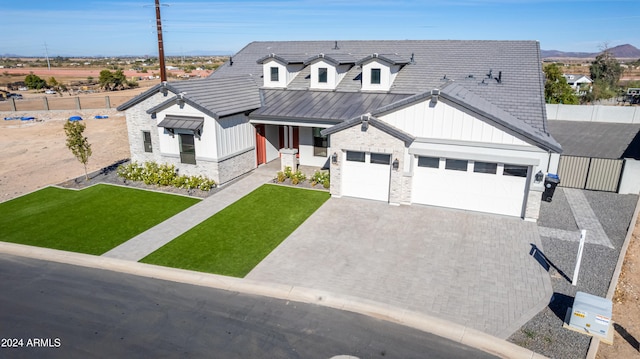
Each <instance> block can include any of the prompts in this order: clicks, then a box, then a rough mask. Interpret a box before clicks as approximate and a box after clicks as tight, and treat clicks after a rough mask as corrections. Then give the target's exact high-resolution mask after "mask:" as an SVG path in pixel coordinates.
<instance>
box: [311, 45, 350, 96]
mask: <svg viewBox="0 0 640 359" xmlns="http://www.w3.org/2000/svg"><path fill="white" fill-rule="evenodd" d="M355 62H356V61H355V59H354V58H353V57H351V56H350V55H326V56H325V54H319V55H317V56H314V57H312V58H310V59H307V61H305V62H304V64H305V65H310V66H309V71H310V74H311V76H310V77H311V82H310V83H309V88H310V89H318V90H335V89H336V87H337V86H338V84H339V83H340V81H342V79H343V78H344V76H345V75H346V74H347V72H348V71H349V69H351V67H352V66H353V65H354V64H355Z"/></svg>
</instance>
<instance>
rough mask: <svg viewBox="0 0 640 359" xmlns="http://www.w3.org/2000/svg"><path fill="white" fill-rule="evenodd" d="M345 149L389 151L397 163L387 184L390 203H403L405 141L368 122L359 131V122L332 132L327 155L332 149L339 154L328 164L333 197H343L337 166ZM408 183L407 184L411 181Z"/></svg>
mask: <svg viewBox="0 0 640 359" xmlns="http://www.w3.org/2000/svg"><path fill="white" fill-rule="evenodd" d="M346 150H353V151H364V152H377V153H389V154H391V161H392V162H393V161H394V160H395V159H396V158H397V159H398V161H399V162H400V166H399V169H398V170H397V171H396V170H393V169H391V180H390V183H389V203H392V204H400V203H401V202H403V199H404V198H403V197H404V195H403V193H405V192H407V191H406V190H404V189H403V186H405V185H406V183H407V181H406V180H404V175H403V172H402V168H403V163H402V162H403V160H404V151H405V143H404V141H402V140H399V139H397V138H395V137H393V136H391V135H389V134H387V133H386V132H384V131H381V130H379V129H377V128H375V127H374V126H372V125H371V124H369V127H368V129H367V130H366V131H362V127H361V125H360V124H357V125H355V126H352V127H350V128H347V129H345V130H342V131H340V132H337V133H334V134H332V135H331V148H330V150H329V153H330V155H329V157H331V155H333V153H334V152H336V153H337V154H338V163H337V164H333V163H331V167H330V170H331V188H330V191H331V194H332V195H334V196H342V189H341V186H340V182H341V180H342V178H341V172H340V166H341V165H342V160H343V157H344V156H343V155H342V154H343V153H344V151H346ZM408 182H409V185H410V183H411V182H410V181H408Z"/></svg>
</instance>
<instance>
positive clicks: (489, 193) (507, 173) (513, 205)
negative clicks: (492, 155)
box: [411, 156, 530, 217]
mask: <svg viewBox="0 0 640 359" xmlns="http://www.w3.org/2000/svg"><path fill="white" fill-rule="evenodd" d="M529 176H530V167H529V166H521V165H511V164H504V163H493V162H480V161H469V160H461V159H452V158H438V157H424V156H418V157H417V161H415V167H414V175H413V186H412V191H411V193H412V200H411V201H412V203H419V204H427V205H432V206H439V207H450V208H459V209H465V210H471V211H478V212H486V213H495V214H502V215H508V216H517V217H522V216H523V211H524V200H525V193H526V190H527V181H528V179H529Z"/></svg>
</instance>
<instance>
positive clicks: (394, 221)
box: [246, 198, 552, 338]
mask: <svg viewBox="0 0 640 359" xmlns="http://www.w3.org/2000/svg"><path fill="white" fill-rule="evenodd" d="M532 244H535V245H536V246H538V247H541V244H540V237H539V235H538V230H537V226H536V224H535V223H531V222H525V221H523V220H521V219H518V218H507V217H501V216H493V215H485V214H480V213H471V212H464V211H456V210H448V209H441V208H431V207H423V206H399V207H396V206H390V205H388V204H386V203H380V202H374V201H367V200H359V199H353V198H331V199H330V200H329V201H327V202H326V203H325V204H324V205H323V206H322V207H320V209H319V210H318V211H317V212H316V213H315V214H313V215H312V216H311V217H310V218H309V219H308V220H307V221H306V222H305V223H303V224H302V226H300V227H299V228H298V229H297V230H296V231H295V232H293V233H292V234H291V236H289V237H288V238H287V239H286V240H285V241H284V242H283V243H282V244H281V245H280V246H279V247H278V248H277V249H276V250H275V251H273V252H272V253H271V254H270V255H269V256H268V257H267V258H266V259H265V260H263V261H262V262H261V263H260V264H259V265H258V266H257V267H256V268H254V270H253V271H252V272H250V273H249V274H248V275H247V276H246V278H249V279H255V280H262V281H269V282H274V283H282V284H288V285H297V286H303V287H310V288H315V289H321V290H326V291H329V292H333V293H338V294H345V295H351V296H356V297H361V298H367V299H369V300H373V301H377V302H380V303H384V304H388V305H393V306H396V307H400V308H406V309H409V310H414V311H419V312H424V313H426V314H430V315H433V316H436V317H440V318H444V319H447V320H450V321H453V322H456V323H459V324H463V325H468V326H470V327H472V328H475V329H479V330H482V331H484V332H487V333H489V334H492V335H496V336H498V337H501V338H507V337H508V336H509V335H510V334H511V333H513V332H514V331H516V330H517V329H518V328H520V326H521V325H523V324H524V323H525V322H526V321H527V320H529V319H530V318H531V317H533V316H534V315H535V314H536V313H538V312H539V311H540V310H542V309H543V308H544V307H545V306H546V305H547V304H548V302H549V299H550V298H551V294H552V288H551V282H550V278H549V275H548V273H547V272H546V271H545V270H544V269H543V268H542V266H541V265H540V264H539V263H538V262H537V261H536V260H535V259H534V257H532V256H531V255H530V252H531V248H532Z"/></svg>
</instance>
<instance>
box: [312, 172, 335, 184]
mask: <svg viewBox="0 0 640 359" xmlns="http://www.w3.org/2000/svg"><path fill="white" fill-rule="evenodd" d="M330 177H331V176H330V175H329V172H322V171H315V172H314V173H313V176H311V185H312V186H315V185H317V184H318V183H320V184H321V185H322V187H324V188H329V186H330Z"/></svg>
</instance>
